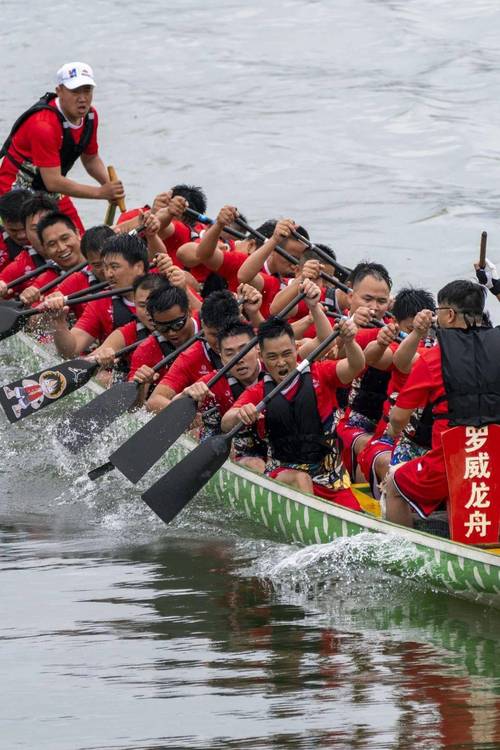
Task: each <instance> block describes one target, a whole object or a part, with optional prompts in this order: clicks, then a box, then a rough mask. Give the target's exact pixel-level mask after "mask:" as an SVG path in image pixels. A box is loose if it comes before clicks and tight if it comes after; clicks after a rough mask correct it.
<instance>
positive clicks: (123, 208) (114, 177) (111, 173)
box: [108, 164, 127, 214]
mask: <svg viewBox="0 0 500 750" xmlns="http://www.w3.org/2000/svg"><path fill="white" fill-rule="evenodd" d="M108 177H109V179H110V180H111V182H116V181H117V180H118V175H117V174H116V169H115V168H114V167H113V166H112V165H111V164H110V165H109V167H108ZM116 204H117V205H118V208H119V209H120V211H121V212H122V214H123V213H125V211H126V210H127V207H126V206H125V200H124V198H120V200H119V201H116Z"/></svg>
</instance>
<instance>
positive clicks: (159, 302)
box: [129, 283, 200, 384]
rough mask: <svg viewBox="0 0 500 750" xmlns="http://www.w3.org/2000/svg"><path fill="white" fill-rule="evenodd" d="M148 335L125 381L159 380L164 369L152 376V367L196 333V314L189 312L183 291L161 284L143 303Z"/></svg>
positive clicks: (171, 285) (136, 353)
mask: <svg viewBox="0 0 500 750" xmlns="http://www.w3.org/2000/svg"><path fill="white" fill-rule="evenodd" d="M146 310H147V313H148V315H149V319H150V324H151V326H152V328H153V331H152V333H151V334H150V335H149V336H148V337H147V338H146V339H145V340H144V341H143V342H142V343H141V344H140V345H139V346H138V347H137V349H136V350H135V351H134V353H133V355H132V358H131V362H130V373H129V380H135V382H136V383H141V384H147V383H153V382H155V381H156V380H158V379H160V378H163V376H164V375H165V373H166V372H167V369H168V367H164V368H162V369H161V370H159V372H158V373H155V372H154V370H153V367H154V366H155V365H156V364H157V363H158V362H159V361H160V360H161V359H163V357H165V356H167V354H170V353H171V352H173V351H174V350H175V349H178V348H179V347H180V346H182V344H184V343H185V342H186V341H188V340H189V339H190V338H192V337H193V336H194V335H195V334H196V333H198V332H199V330H200V319H199V316H198V313H195V314H194V315H193V314H192V312H191V308H190V305H189V300H188V295H187V293H186V290H185V289H184V288H182V287H180V286H174V285H173V284H169V283H165V284H164V285H162V286H161V287H160V288H159V289H156V290H154V291H153V292H152V293H151V294H150V295H149V298H148V300H147V303H146Z"/></svg>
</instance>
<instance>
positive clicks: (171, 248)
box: [162, 219, 204, 268]
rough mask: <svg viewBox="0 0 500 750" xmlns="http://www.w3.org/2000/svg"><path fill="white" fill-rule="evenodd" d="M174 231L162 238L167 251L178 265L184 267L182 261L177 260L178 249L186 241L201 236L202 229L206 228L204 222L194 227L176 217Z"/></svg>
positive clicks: (173, 222)
mask: <svg viewBox="0 0 500 750" xmlns="http://www.w3.org/2000/svg"><path fill="white" fill-rule="evenodd" d="M172 224H173V227H174V232H173V234H171V235H170V237H167V238H166V239H164V240H162V242H163V244H164V245H165V249H166V251H167V253H168V254H169V255H170V257H171V258H172V260H173V261H174V263H175V265H176V266H179V268H183V265H182V263H180V262H179V261H178V260H177V250H178V249H179V248H180V246H181V245H185V244H186V242H192V241H193V240H195V239H197V238H198V237H199V234H200V231H201V230H202V229H203V228H204V224H195V225H194V227H190V226H188V225H187V224H184V222H182V221H177V220H176V219H174V220H173V221H172Z"/></svg>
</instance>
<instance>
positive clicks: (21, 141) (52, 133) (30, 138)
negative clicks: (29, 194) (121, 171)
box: [0, 100, 99, 195]
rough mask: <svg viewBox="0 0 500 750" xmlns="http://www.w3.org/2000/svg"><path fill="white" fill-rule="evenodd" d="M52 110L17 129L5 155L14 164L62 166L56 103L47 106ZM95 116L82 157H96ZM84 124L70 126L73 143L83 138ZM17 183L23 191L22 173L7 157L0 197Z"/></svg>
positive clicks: (1, 168)
mask: <svg viewBox="0 0 500 750" xmlns="http://www.w3.org/2000/svg"><path fill="white" fill-rule="evenodd" d="M49 106H50V107H52V108H53V109H54V112H51V111H50V110H48V109H44V110H42V111H40V112H36V113H35V114H33V115H31V117H29V118H28V119H27V120H26V121H25V122H24V123H23V124H22V125H21V127H20V128H19V130H18V131H17V133H16V134H15V135H14V137H13V139H12V143H11V145H10V148H9V151H8V153H11V154H12V156H13V158H14V159H15V160H16V161H17V162H22V163H23V164H24V165H25V166H26V165H28V166H29V164H32V165H34V166H35V167H59V166H60V165H61V158H60V151H61V146H62V141H63V129H62V127H61V121H60V119H59V116H58V115H57V113H56V111H55V110H56V106H57V105H56V100H53V101H52V102H50V103H49ZM91 112H93V113H94V129H93V134H92V137H91V139H90V143H89V144H88V146H87V148H86V149H85V151H84V153H85V154H87V155H89V156H91V155H93V154H97V152H98V150H99V149H98V144H97V124H98V119H97V112H96V111H95V109H94V108H93V107H92V108H91ZM83 130H84V123H83V122H82V124H81V125H80V126H79V127H73V126H72V125H70V127H69V132H70V133H71V136H72V138H73V139H74V141H75V143H79V142H80V138H81V136H82V134H83ZM17 182H19V186H20V187H22V172H20V171H19V170H18V168H17V166H16V165H15V164H13V163H12V162H11V161H10V159H9V158H8V157H7V156H6V157H5V158H4V160H3V162H2V164H1V166H0V195H2V194H3V193H6V192H7V191H8V190H11V189H12V187H14V186H15V185H16V184H17Z"/></svg>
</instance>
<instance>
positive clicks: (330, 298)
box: [323, 286, 342, 315]
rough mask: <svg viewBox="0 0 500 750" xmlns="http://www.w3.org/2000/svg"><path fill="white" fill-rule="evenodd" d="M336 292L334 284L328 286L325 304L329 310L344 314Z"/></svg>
mask: <svg viewBox="0 0 500 750" xmlns="http://www.w3.org/2000/svg"><path fill="white" fill-rule="evenodd" d="M336 292H337V290H336V289H335V287H334V286H333V287H332V286H331V287H328V289H327V290H326V294H325V299H324V302H323V304H324V305H325V306H326V307H327V308H328V311H329V312H334V313H338V314H339V315H342V310H341V309H340V308H339V303H338V300H337V294H336Z"/></svg>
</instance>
